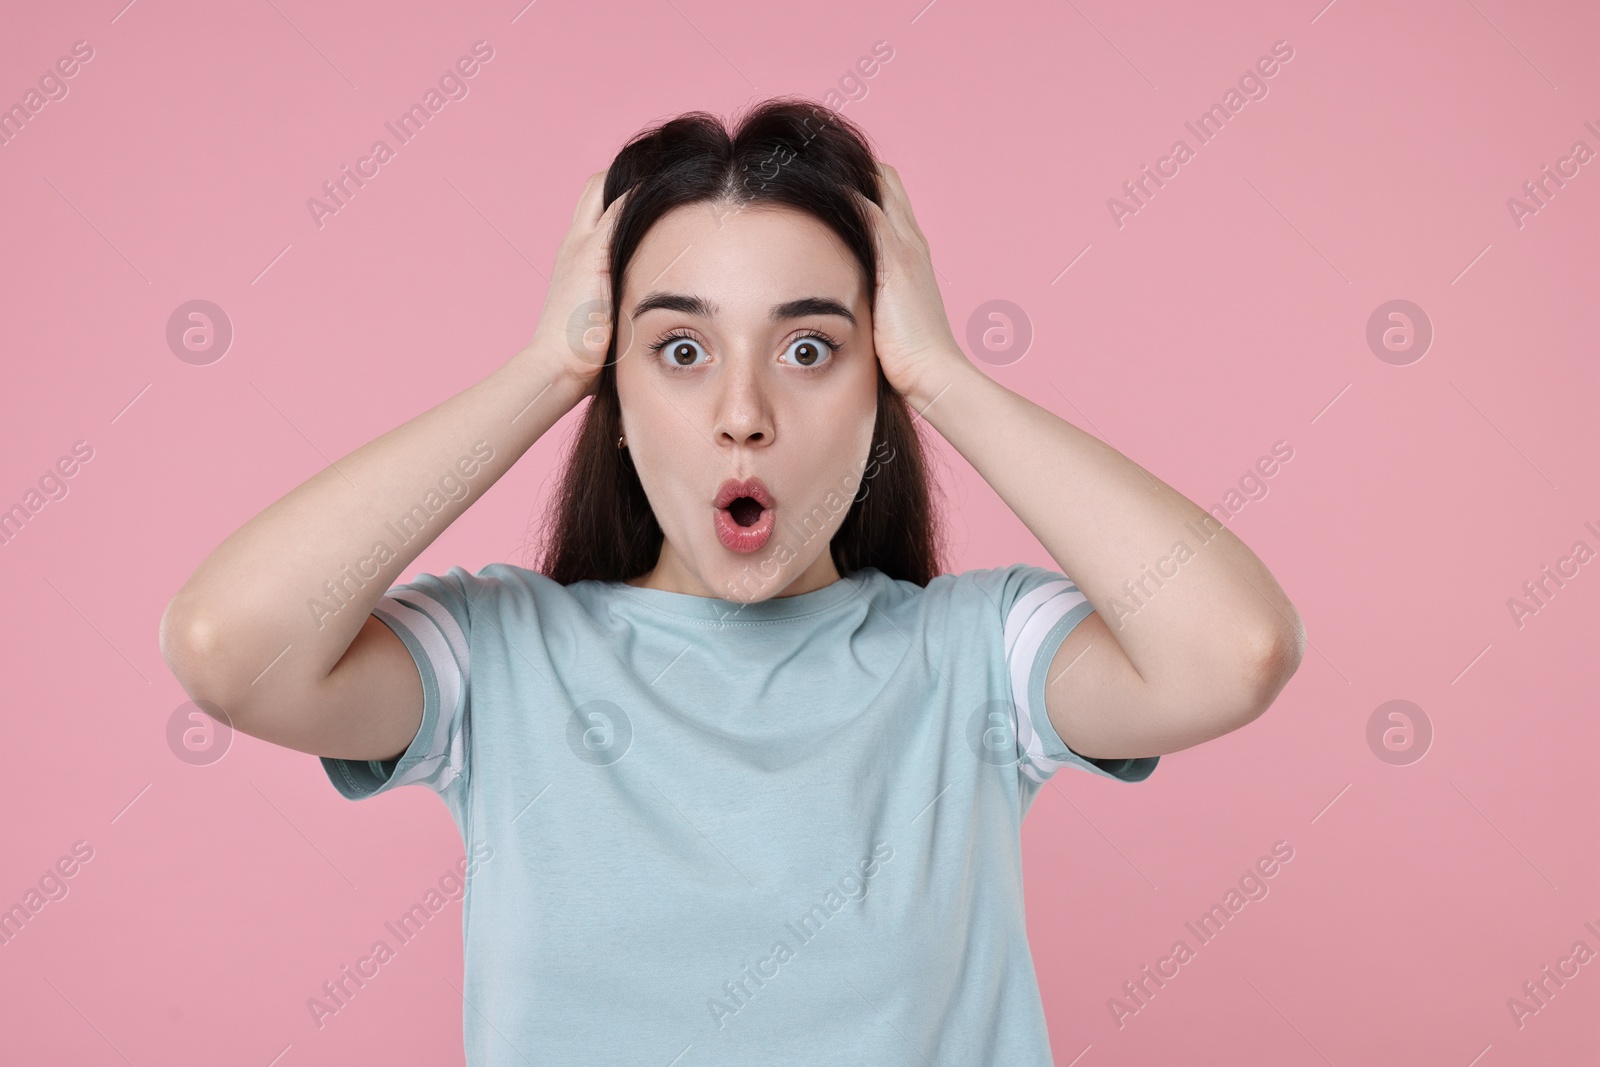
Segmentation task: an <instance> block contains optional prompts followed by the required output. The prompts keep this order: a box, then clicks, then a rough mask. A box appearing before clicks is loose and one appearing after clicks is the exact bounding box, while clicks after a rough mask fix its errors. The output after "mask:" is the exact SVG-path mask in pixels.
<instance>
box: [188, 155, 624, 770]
mask: <svg viewBox="0 0 1600 1067" xmlns="http://www.w3.org/2000/svg"><path fill="white" fill-rule="evenodd" d="M603 178H604V172H602V173H600V174H596V175H594V176H592V177H591V178H590V179H589V183H588V185H586V186H585V188H584V192H583V197H582V199H581V200H580V201H579V204H578V209H577V212H576V213H575V215H574V220H573V228H572V231H571V232H570V233H569V234H568V236H567V239H566V240H565V241H564V242H563V243H562V246H561V250H560V251H559V252H558V253H557V261H556V271H555V274H554V276H553V278H552V281H551V286H550V292H549V295H548V296H547V299H546V303H545V309H544V312H543V313H542V315H541V318H540V324H539V328H538V330H537V331H536V332H535V336H534V339H533V341H532V342H530V343H529V345H528V346H527V347H526V348H525V349H523V350H522V351H520V352H518V353H517V354H516V355H515V356H513V357H512V358H511V359H509V360H507V361H506V362H505V363H504V364H502V365H501V366H500V367H499V368H498V369H496V370H495V371H493V372H492V373H490V374H489V375H488V376H487V377H486V378H484V379H483V380H482V381H480V382H478V383H477V384H475V385H473V386H470V387H469V388H467V389H465V390H463V391H462V392H460V393H458V394H456V395H455V396H453V397H450V398H449V399H448V400H445V401H444V402H442V403H440V404H438V405H437V406H435V407H433V408H431V409H430V410H428V411H426V412H424V413H422V414H421V415H418V416H417V417H415V418H413V419H411V420H410V421H409V422H406V423H403V424H402V425H400V426H397V427H395V428H394V429H392V430H390V431H388V432H387V433H385V434H384V435H383V436H381V437H379V438H377V439H376V440H374V441H372V442H370V443H368V444H366V445H363V446H362V447H361V448H358V449H356V450H355V451H354V452H352V453H350V454H349V455H347V456H345V457H344V458H343V459H341V460H339V462H338V463H336V464H334V466H333V467H331V468H329V469H327V470H323V471H321V472H320V473H318V474H316V475H315V476H313V477H312V478H310V479H308V480H307V481H306V482H304V483H303V484H301V485H300V486H298V487H296V488H295V489H294V490H292V491H291V492H289V493H288V494H287V495H286V496H284V497H283V498H282V499H280V500H278V501H277V502H275V503H274V504H272V505H271V506H269V507H268V508H267V509H266V510H264V511H262V512H261V513H260V514H259V515H257V516H256V517H255V518H253V519H251V520H250V521H249V522H247V523H245V525H244V526H242V527H240V528H239V529H238V530H237V531H235V532H234V533H233V534H232V535H230V536H229V537H228V538H227V539H226V540H225V541H223V542H222V544H221V545H219V546H218V547H217V548H216V549H215V550H214V551H212V553H211V554H210V555H209V556H207V557H206V559H205V560H204V561H203V562H202V563H201V564H200V566H199V568H198V569H197V570H196V571H195V572H194V573H193V574H192V575H191V576H190V577H189V579H188V581H187V582H185V583H184V585H183V587H182V588H181V589H179V590H178V593H177V595H176V596H174V597H173V598H172V601H171V602H170V603H169V604H168V605H167V609H166V612H165V613H164V614H163V616H162V619H161V634H160V640H161V652H162V655H163V656H164V657H165V659H166V661H167V665H168V666H169V667H170V668H171V669H172V672H173V674H174V675H176V676H177V678H178V681H179V682H180V683H181V684H182V685H183V687H184V690H185V691H186V692H188V694H189V695H190V697H191V698H192V699H194V700H195V701H197V702H200V703H201V704H202V706H204V705H205V703H210V704H212V705H214V706H216V707H218V708H220V709H221V711H222V712H223V713H224V714H225V716H226V720H225V721H227V722H228V723H229V724H230V725H231V726H232V727H233V728H234V729H237V730H240V731H242V732H244V733H247V734H250V735H252V736H255V737H259V738H262V739H263V740H267V741H271V742H273V743H274V744H279V745H284V746H286V747H288V748H293V749H298V750H300V751H303V752H311V753H315V754H317V755H322V756H330V757H341V758H346V759H390V758H394V757H397V756H398V755H400V754H401V753H402V752H404V751H405V749H406V747H407V746H408V745H409V744H410V742H411V739H412V738H413V737H414V736H415V735H416V732H417V728H418V726H419V725H420V723H421V720H422V683H421V679H420V678H419V676H418V674H417V669H416V667H415V665H414V664H413V663H412V661H411V656H410V653H408V652H407V651H406V649H405V646H404V645H403V644H401V642H400V639H399V638H398V637H396V636H395V634H394V633H393V632H392V631H391V630H390V629H389V628H388V627H387V626H385V625H384V624H383V623H382V622H380V621H379V620H377V619H376V618H375V617H373V615H372V609H373V607H374V606H376V604H377V603H378V600H379V599H380V598H381V597H382V596H383V595H384V593H385V592H386V591H387V590H388V589H389V587H390V586H392V585H393V584H394V583H395V582H396V581H398V580H399V579H400V577H401V576H402V575H403V574H404V573H405V571H406V569H407V568H408V567H410V565H411V563H412V561H413V560H415V559H416V558H417V556H418V555H419V554H420V553H421V552H422V550H423V549H425V548H426V547H427V546H428V545H429V544H431V543H432V542H433V541H434V539H435V538H437V537H438V536H439V534H440V533H441V532H443V530H444V529H445V528H446V527H447V526H449V525H450V523H452V522H454V521H455V520H456V519H457V518H458V517H459V516H460V515H461V513H462V512H464V511H466V510H467V508H468V507H470V506H471V505H472V503H473V502H474V501H475V500H477V499H478V498H479V497H480V496H482V495H483V493H484V491H485V490H487V489H488V488H489V486H491V485H493V484H494V483H495V481H497V480H498V479H499V478H500V476H501V475H502V474H504V473H505V472H506V471H507V470H509V469H510V468H511V466H512V464H514V463H515V462H516V461H517V460H518V459H519V458H521V456H522V455H523V454H524V453H525V452H527V450H528V449H529V448H530V447H532V445H533V443H534V442H535V441H537V440H538V439H539V437H540V436H542V435H543V434H544V432H545V431H546V430H548V429H549V428H550V427H551V426H552V425H554V423H555V422H556V421H557V420H558V419H560V418H561V416H563V415H564V414H566V412H567V411H569V410H571V408H572V407H573V406H574V405H575V404H576V403H577V402H578V401H579V400H581V399H582V398H583V397H584V396H585V395H586V394H587V393H588V392H589V391H590V390H591V389H592V387H593V382H594V378H595V376H596V375H597V373H598V370H599V365H600V359H601V358H602V356H603V352H604V343H603V342H600V341H595V340H593V339H594V338H595V337H596V334H595V333H591V335H590V337H591V345H590V349H589V350H588V351H582V350H575V349H573V348H572V347H571V346H570V344H569V342H568V339H567V336H566V333H567V324H568V320H569V317H570V315H571V312H572V309H575V308H578V307H580V306H582V305H583V304H584V303H586V302H587V301H589V300H591V299H595V298H597V297H601V296H603V295H608V290H607V289H606V279H605V277H604V263H605V248H606V242H607V241H608V240H609V226H610V224H612V223H613V222H614V220H615V217H616V214H617V211H618V209H617V204H620V203H622V200H621V199H619V200H617V201H616V202H615V203H614V204H613V205H612V210H608V211H607V212H606V213H605V214H604V215H602V214H601V212H600V209H599V204H600V195H601V189H602V185H601V182H602V179H603ZM601 332H604V331H601ZM595 348H598V349H599V354H596V353H595V352H594V349H595ZM435 508H437V509H438V510H433V509H435ZM380 546H381V547H380ZM318 605H320V607H319V606H318ZM208 710H209V709H208Z"/></svg>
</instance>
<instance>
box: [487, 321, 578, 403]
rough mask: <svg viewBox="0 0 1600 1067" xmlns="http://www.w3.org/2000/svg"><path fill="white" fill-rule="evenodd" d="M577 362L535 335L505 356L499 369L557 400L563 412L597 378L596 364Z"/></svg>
mask: <svg viewBox="0 0 1600 1067" xmlns="http://www.w3.org/2000/svg"><path fill="white" fill-rule="evenodd" d="M581 362H582V361H581V360H580V359H579V358H578V357H577V356H575V355H573V354H572V353H570V352H566V351H562V350H560V349H557V348H552V347H551V346H550V345H548V344H546V343H544V342H542V341H541V340H540V339H538V338H535V339H534V340H532V341H530V342H529V343H528V344H526V345H524V346H523V347H522V348H521V349H519V350H518V351H517V352H516V353H515V354H514V355H512V356H511V358H510V359H508V360H506V362H505V364H504V365H503V367H502V370H503V371H505V372H506V373H509V374H511V375H513V376H514V377H515V378H517V379H518V381H519V382H522V383H525V384H526V385H527V386H528V387H530V388H532V390H533V393H534V394H538V395H539V396H541V397H543V398H544V399H545V400H548V401H550V402H552V403H554V402H559V403H560V404H561V410H562V411H563V412H565V411H568V410H571V408H572V407H574V406H575V405H576V404H577V403H578V401H580V400H582V399H583V398H584V397H585V396H587V395H589V393H590V392H591V391H592V390H593V389H594V385H595V381H596V379H598V378H599V368H598V367H594V368H589V367H582V366H579V364H581Z"/></svg>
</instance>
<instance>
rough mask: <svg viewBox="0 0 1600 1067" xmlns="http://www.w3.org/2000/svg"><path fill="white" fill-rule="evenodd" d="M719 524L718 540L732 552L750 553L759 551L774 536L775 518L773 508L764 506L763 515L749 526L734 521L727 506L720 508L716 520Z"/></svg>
mask: <svg viewBox="0 0 1600 1067" xmlns="http://www.w3.org/2000/svg"><path fill="white" fill-rule="evenodd" d="M714 521H715V522H716V526H717V540H719V541H721V542H722V546H723V547H724V548H726V549H728V550H729V551H730V552H738V553H740V554H741V555H748V554H749V553H751V552H759V551H761V549H762V547H763V546H764V545H766V543H767V540H768V539H769V538H771V537H772V527H773V525H774V522H775V520H774V518H773V514H772V509H771V508H762V509H761V517H760V518H759V519H757V520H756V521H755V522H754V523H752V524H751V525H749V526H740V525H739V524H738V523H736V522H734V521H733V516H732V515H730V514H728V509H727V508H718V509H717V513H716V518H715V520H714Z"/></svg>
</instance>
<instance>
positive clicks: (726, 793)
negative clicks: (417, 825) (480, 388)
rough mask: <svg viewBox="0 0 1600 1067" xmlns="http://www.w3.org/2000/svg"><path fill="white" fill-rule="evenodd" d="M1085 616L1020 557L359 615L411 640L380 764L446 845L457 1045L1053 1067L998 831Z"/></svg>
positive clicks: (468, 597) (486, 598) (461, 593)
mask: <svg viewBox="0 0 1600 1067" xmlns="http://www.w3.org/2000/svg"><path fill="white" fill-rule="evenodd" d="M1092 610H1093V606H1092V605H1091V604H1090V603H1089V602H1088V601H1087V599H1086V598H1085V597H1084V596H1083V594H1082V593H1081V592H1079V591H1078V589H1077V587H1076V586H1075V585H1073V584H1072V582H1071V581H1070V580H1068V579H1067V577H1066V576H1065V575H1063V574H1061V573H1059V572H1057V571H1052V570H1047V569H1044V568H1040V567H1035V566H1031V565H1028V564H1016V565H1013V566H1009V567H1002V568H994V569H988V570H973V571H967V572H964V573H962V574H954V575H951V574H946V575H940V576H939V577H937V578H935V579H934V580H933V581H932V582H930V583H929V584H928V585H927V586H926V587H925V588H924V587H921V586H918V585H916V584H914V583H912V582H907V581H897V580H894V579H891V578H889V577H888V576H886V575H884V574H883V573H882V572H880V571H877V570H875V569H871V568H868V569H866V570H862V571H858V572H855V573H853V574H851V575H848V576H846V577H845V578H842V579H841V580H839V581H836V582H834V583H833V584H831V585H828V586H825V587H823V588H821V589H817V590H814V591H812V592H809V593H802V594H800V595H798V596H788V597H776V598H771V599H768V600H765V601H762V602H759V603H754V604H745V605H740V604H739V603H738V602H735V601H729V600H720V599H716V598H710V597H697V596H690V595H688V594H684V593H671V592H666V591H663V590H659V589H640V588H635V587H632V586H629V585H626V584H624V583H620V582H609V583H608V582H595V581H584V582H577V583H574V584H573V585H570V586H563V585H560V584H558V583H556V582H554V581H552V580H551V579H549V578H548V577H546V576H544V575H542V574H539V573H537V572H535V571H530V570H526V569H524V568H521V567H515V566H510V565H506V564H491V565H489V566H487V567H484V568H483V569H482V570H480V571H479V572H478V574H477V575H472V574H469V573H467V571H466V570H464V569H463V568H461V567H452V568H450V570H449V571H448V572H447V573H446V574H445V575H444V576H442V577H439V576H435V575H429V574H423V575H420V576H418V577H417V578H416V579H415V580H413V581H411V582H409V583H406V584H403V585H398V586H395V587H394V588H393V589H391V590H390V591H389V593H388V595H387V596H385V597H384V599H383V600H382V601H381V602H380V604H379V606H378V607H377V609H376V611H375V614H376V615H377V616H378V618H380V619H381V620H383V622H384V623H386V624H387V625H388V626H389V627H390V628H391V629H393V630H394V631H395V633H397V634H398V635H399V636H400V638H401V640H402V641H404V642H405V645H406V648H407V649H409V650H410V652H411V654H412V656H413V658H414V659H415V660H416V663H417V668H418V672H419V673H420V674H421V676H422V688H423V693H424V704H423V715H422V725H421V727H420V729H419V730H418V732H417V736H416V738H415V739H414V740H413V741H412V742H411V745H410V747H408V748H407V749H406V751H405V754H404V755H403V756H401V757H400V759H399V760H398V761H391V762H382V761H372V762H365V761H359V760H338V759H326V758H325V759H323V760H322V763H323V766H324V768H325V769H326V771H327V773H328V775H329V777H330V778H331V779H332V781H333V784H334V785H335V786H336V787H337V788H338V790H339V792H340V793H341V794H343V795H344V796H346V797H349V798H351V799H361V798H364V797H369V796H372V795H374V794H376V793H380V792H384V791H385V790H389V789H393V788H395V787H396V786H400V785H407V784H413V783H416V784H421V785H425V786H427V787H428V788H430V789H433V790H435V791H436V792H438V793H439V795H440V796H441V797H443V799H444V801H445V803H446V804H447V805H448V806H449V809H450V813H451V815H452V816H453V817H454V819H455V822H456V825H457V827H458V828H459V829H460V831H461V835H462V839H463V843H464V844H465V845H466V846H467V848H468V850H469V852H471V853H472V854H473V856H474V857H475V864H476V866H475V869H474V870H472V871H471V872H470V873H469V877H468V879H467V883H468V884H467V890H466V896H465V900H464V904H463V909H464V910H463V918H462V924H463V937H464V939H465V966H466V975H465V985H464V987H463V990H464V994H465V999H466V1003H465V1004H464V1005H463V1006H462V1017H463V1021H464V1026H465V1042H466V1059H467V1063H468V1064H470V1065H472V1067H501V1065H504V1067H526V1065H528V1064H539V1065H540V1067H546V1065H552V1067H553V1065H566V1064H585V1065H589V1064H601V1063H605V1064H610V1063H636V1064H657V1065H661V1067H665V1065H667V1064H671V1065H673V1067H706V1065H712V1064H738V1065H741V1067H743V1065H752V1064H760V1065H763V1067H778V1065H782V1064H797V1065H799V1064H803V1065H805V1067H821V1065H831V1064H839V1065H844V1064H849V1065H852V1067H856V1065H863V1064H865V1065H872V1067H900V1065H904V1067H929V1065H936V1067H943V1065H952V1067H954V1065H961V1067H971V1065H972V1064H975V1063H984V1064H991V1063H992V1064H1006V1065H1007V1067H1050V1064H1051V1057H1050V1047H1049V1039H1048V1035H1047V1031H1046V1028H1045V1017H1044V1010H1043V1005H1042V1004H1041V1002H1040V998H1039V988H1038V984H1037V982H1036V979H1035V976H1034V968H1033V958H1032V956H1031V954H1030V952H1029V948H1028V939H1027V932H1026V929H1025V926H1024V915H1023V893H1022V862H1021V850H1020V836H1019V835H1020V828H1021V824H1022V819H1023V816H1024V815H1025V814H1026V812H1027V810H1028V808H1029V807H1030V806H1031V804H1032V803H1033V800H1034V798H1035V796H1036V795H1037V794H1038V792H1039V790H1040V788H1042V785H1043V783H1044V782H1045V781H1046V780H1047V779H1048V778H1049V777H1050V776H1051V775H1053V774H1054V773H1055V772H1056V771H1057V770H1059V769H1060V768H1062V767H1067V766H1073V767H1079V768H1082V769H1085V770H1088V771H1091V772H1093V773H1094V774H1097V775H1101V776H1104V777H1108V778H1117V779H1121V780H1123V781H1129V782H1137V781H1141V780H1143V779H1144V778H1146V777H1147V776H1148V775H1149V774H1150V772H1151V771H1152V770H1154V768H1155V765H1156V762H1157V759H1158V757H1153V756H1152V757H1146V758H1142V759H1126V760H1110V759H1108V760H1088V759H1085V758H1084V757H1081V756H1079V755H1078V754H1076V753H1074V752H1072V751H1071V750H1069V749H1068V748H1067V746H1066V745H1065V744H1064V743H1063V742H1062V741H1061V738H1060V737H1059V736H1058V734H1057V733H1056V731H1055V730H1054V728H1053V727H1052V726H1051V724H1050V720H1049V718H1048V717H1047V715H1046V713H1045V702H1044V694H1045V682H1046V674H1047V673H1048V668H1049V665H1050V660H1051V658H1052V656H1053V655H1054V653H1055V651H1056V650H1057V649H1058V648H1059V647H1060V644H1061V641H1062V639H1063V638H1065V637H1066V635H1067V633H1068V632H1069V631H1070V630H1071V629H1072V628H1073V627H1074V626H1075V625H1077V624H1078V623H1079V622H1080V621H1082V620H1083V618H1084V617H1085V616H1087V615H1088V614H1089V612H1091V611H1092Z"/></svg>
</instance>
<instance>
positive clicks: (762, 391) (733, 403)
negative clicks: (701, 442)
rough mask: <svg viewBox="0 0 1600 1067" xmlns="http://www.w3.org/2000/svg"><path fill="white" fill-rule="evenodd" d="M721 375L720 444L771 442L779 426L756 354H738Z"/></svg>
mask: <svg viewBox="0 0 1600 1067" xmlns="http://www.w3.org/2000/svg"><path fill="white" fill-rule="evenodd" d="M718 377H719V379H720V380H719V381H718V383H717V384H718V388H719V390H720V392H719V394H718V396H717V411H716V425H715V427H714V432H715V437H716V440H717V444H718V445H719V446H722V447H727V446H730V445H769V444H771V443H772V441H773V438H774V437H775V436H776V427H775V426H774V420H773V412H772V403H771V398H770V397H769V396H768V395H767V390H766V387H765V385H764V383H763V381H762V376H761V368H760V367H759V366H758V360H757V359H756V358H755V357H754V356H746V355H740V356H735V357H734V358H733V359H731V360H729V362H728V365H727V367H726V369H725V370H724V371H723V373H722V374H721V375H719V376H718Z"/></svg>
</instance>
